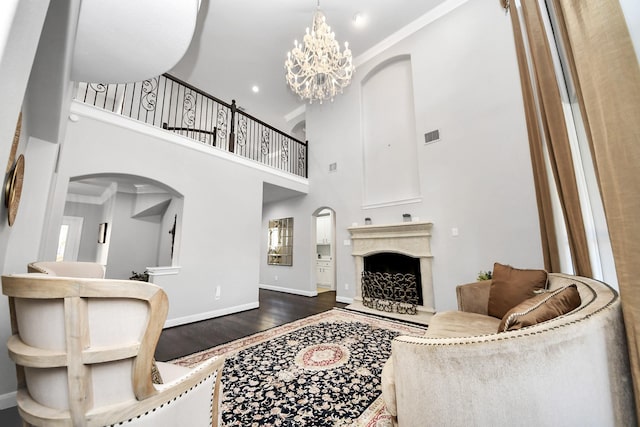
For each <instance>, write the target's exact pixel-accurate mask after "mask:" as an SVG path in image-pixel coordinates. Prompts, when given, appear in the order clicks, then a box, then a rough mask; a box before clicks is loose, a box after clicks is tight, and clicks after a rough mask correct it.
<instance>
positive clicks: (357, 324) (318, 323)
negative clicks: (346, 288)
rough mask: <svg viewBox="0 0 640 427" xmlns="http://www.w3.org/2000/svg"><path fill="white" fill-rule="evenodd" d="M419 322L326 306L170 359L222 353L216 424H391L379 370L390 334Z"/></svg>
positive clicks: (416, 329)
mask: <svg viewBox="0 0 640 427" xmlns="http://www.w3.org/2000/svg"><path fill="white" fill-rule="evenodd" d="M425 332H426V328H423V327H420V326H414V325H409V324H406V323H400V322H396V321H391V320H385V319H381V318H379V317H374V316H367V315H363V314H360V313H353V312H349V311H346V310H341V309H334V310H331V311H327V312H324V313H320V314H317V315H314V316H311V317H307V318H305V319H302V320H298V321H296V322H292V323H288V324H286V325H283V326H279V327H276V328H273V329H270V330H268V331H265V332H260V333H258V334H255V335H251V336H249V337H247V338H243V339H240V340H237V341H233V342H231V343H228V344H224V345H221V346H218V347H214V348H212V349H209V350H205V351H202V352H200V353H195V354H192V355H189V356H186V357H183V358H180V359H177V360H174V361H173V362H172V363H176V364H179V365H182V366H188V367H190V366H193V365H195V364H197V363H199V362H201V361H202V360H205V359H208V358H211V357H217V356H224V357H226V361H225V367H224V371H223V377H222V384H223V401H222V421H223V425H224V426H327V427H329V426H330V427H338V426H357V427H360V426H362V427H374V426H375V427H383V426H391V420H390V418H389V415H388V414H386V413H385V411H384V404H383V402H382V397H381V396H380V393H381V392H380V390H381V388H380V374H381V373H382V367H383V365H384V363H385V361H386V360H387V358H388V357H389V355H390V354H391V340H393V338H394V337H396V336H397V335H417V336H420V335H423V334H424V333H425Z"/></svg>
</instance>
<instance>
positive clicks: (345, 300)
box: [336, 296, 353, 304]
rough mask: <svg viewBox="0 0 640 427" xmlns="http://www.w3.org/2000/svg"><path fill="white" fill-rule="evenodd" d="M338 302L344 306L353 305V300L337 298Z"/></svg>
mask: <svg viewBox="0 0 640 427" xmlns="http://www.w3.org/2000/svg"><path fill="white" fill-rule="evenodd" d="M336 302H342V303H344V304H353V298H347V297H341V296H336Z"/></svg>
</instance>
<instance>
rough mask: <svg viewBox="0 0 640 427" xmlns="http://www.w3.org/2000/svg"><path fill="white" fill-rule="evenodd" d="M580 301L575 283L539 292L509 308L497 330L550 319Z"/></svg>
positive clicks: (573, 308)
mask: <svg viewBox="0 0 640 427" xmlns="http://www.w3.org/2000/svg"><path fill="white" fill-rule="evenodd" d="M580 303H581V299H580V293H579V292H578V288H577V287H576V285H569V286H566V287H564V288H560V289H556V290H555V291H549V292H544V293H541V294H539V295H536V296H535V297H533V298H529V299H528V300H526V301H524V302H522V303H520V304H518V305H517V306H515V307H513V308H512V309H511V310H509V311H508V312H507V314H505V315H504V317H503V318H502V322H500V326H498V332H506V331H515V330H517V329H521V328H524V327H527V326H531V325H535V324H536V323H540V322H544V321H546V320H551V319H553V318H556V317H558V316H561V315H563V314H567V313H569V312H570V311H573V310H575V309H576V308H578V307H580Z"/></svg>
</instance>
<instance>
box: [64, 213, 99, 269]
mask: <svg viewBox="0 0 640 427" xmlns="http://www.w3.org/2000/svg"><path fill="white" fill-rule="evenodd" d="M64 215H65V216H78V217H82V218H84V221H83V222H82V234H81V236H80V248H79V250H78V261H87V262H96V259H97V258H96V256H97V247H98V224H100V223H101V222H102V205H96V204H91V203H75V202H67V203H66V204H65V206H64Z"/></svg>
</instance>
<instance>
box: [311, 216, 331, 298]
mask: <svg viewBox="0 0 640 427" xmlns="http://www.w3.org/2000/svg"><path fill="white" fill-rule="evenodd" d="M313 222H314V223H315V238H314V239H312V240H311V241H312V244H313V251H314V253H315V254H316V256H315V260H314V261H315V265H314V266H313V267H314V268H312V270H314V271H315V279H316V280H315V281H316V289H317V291H318V293H322V292H330V291H334V292H335V291H336V238H335V236H336V214H335V211H334V210H333V209H331V208H329V207H321V208H318V209H316V211H315V212H314V213H313Z"/></svg>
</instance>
